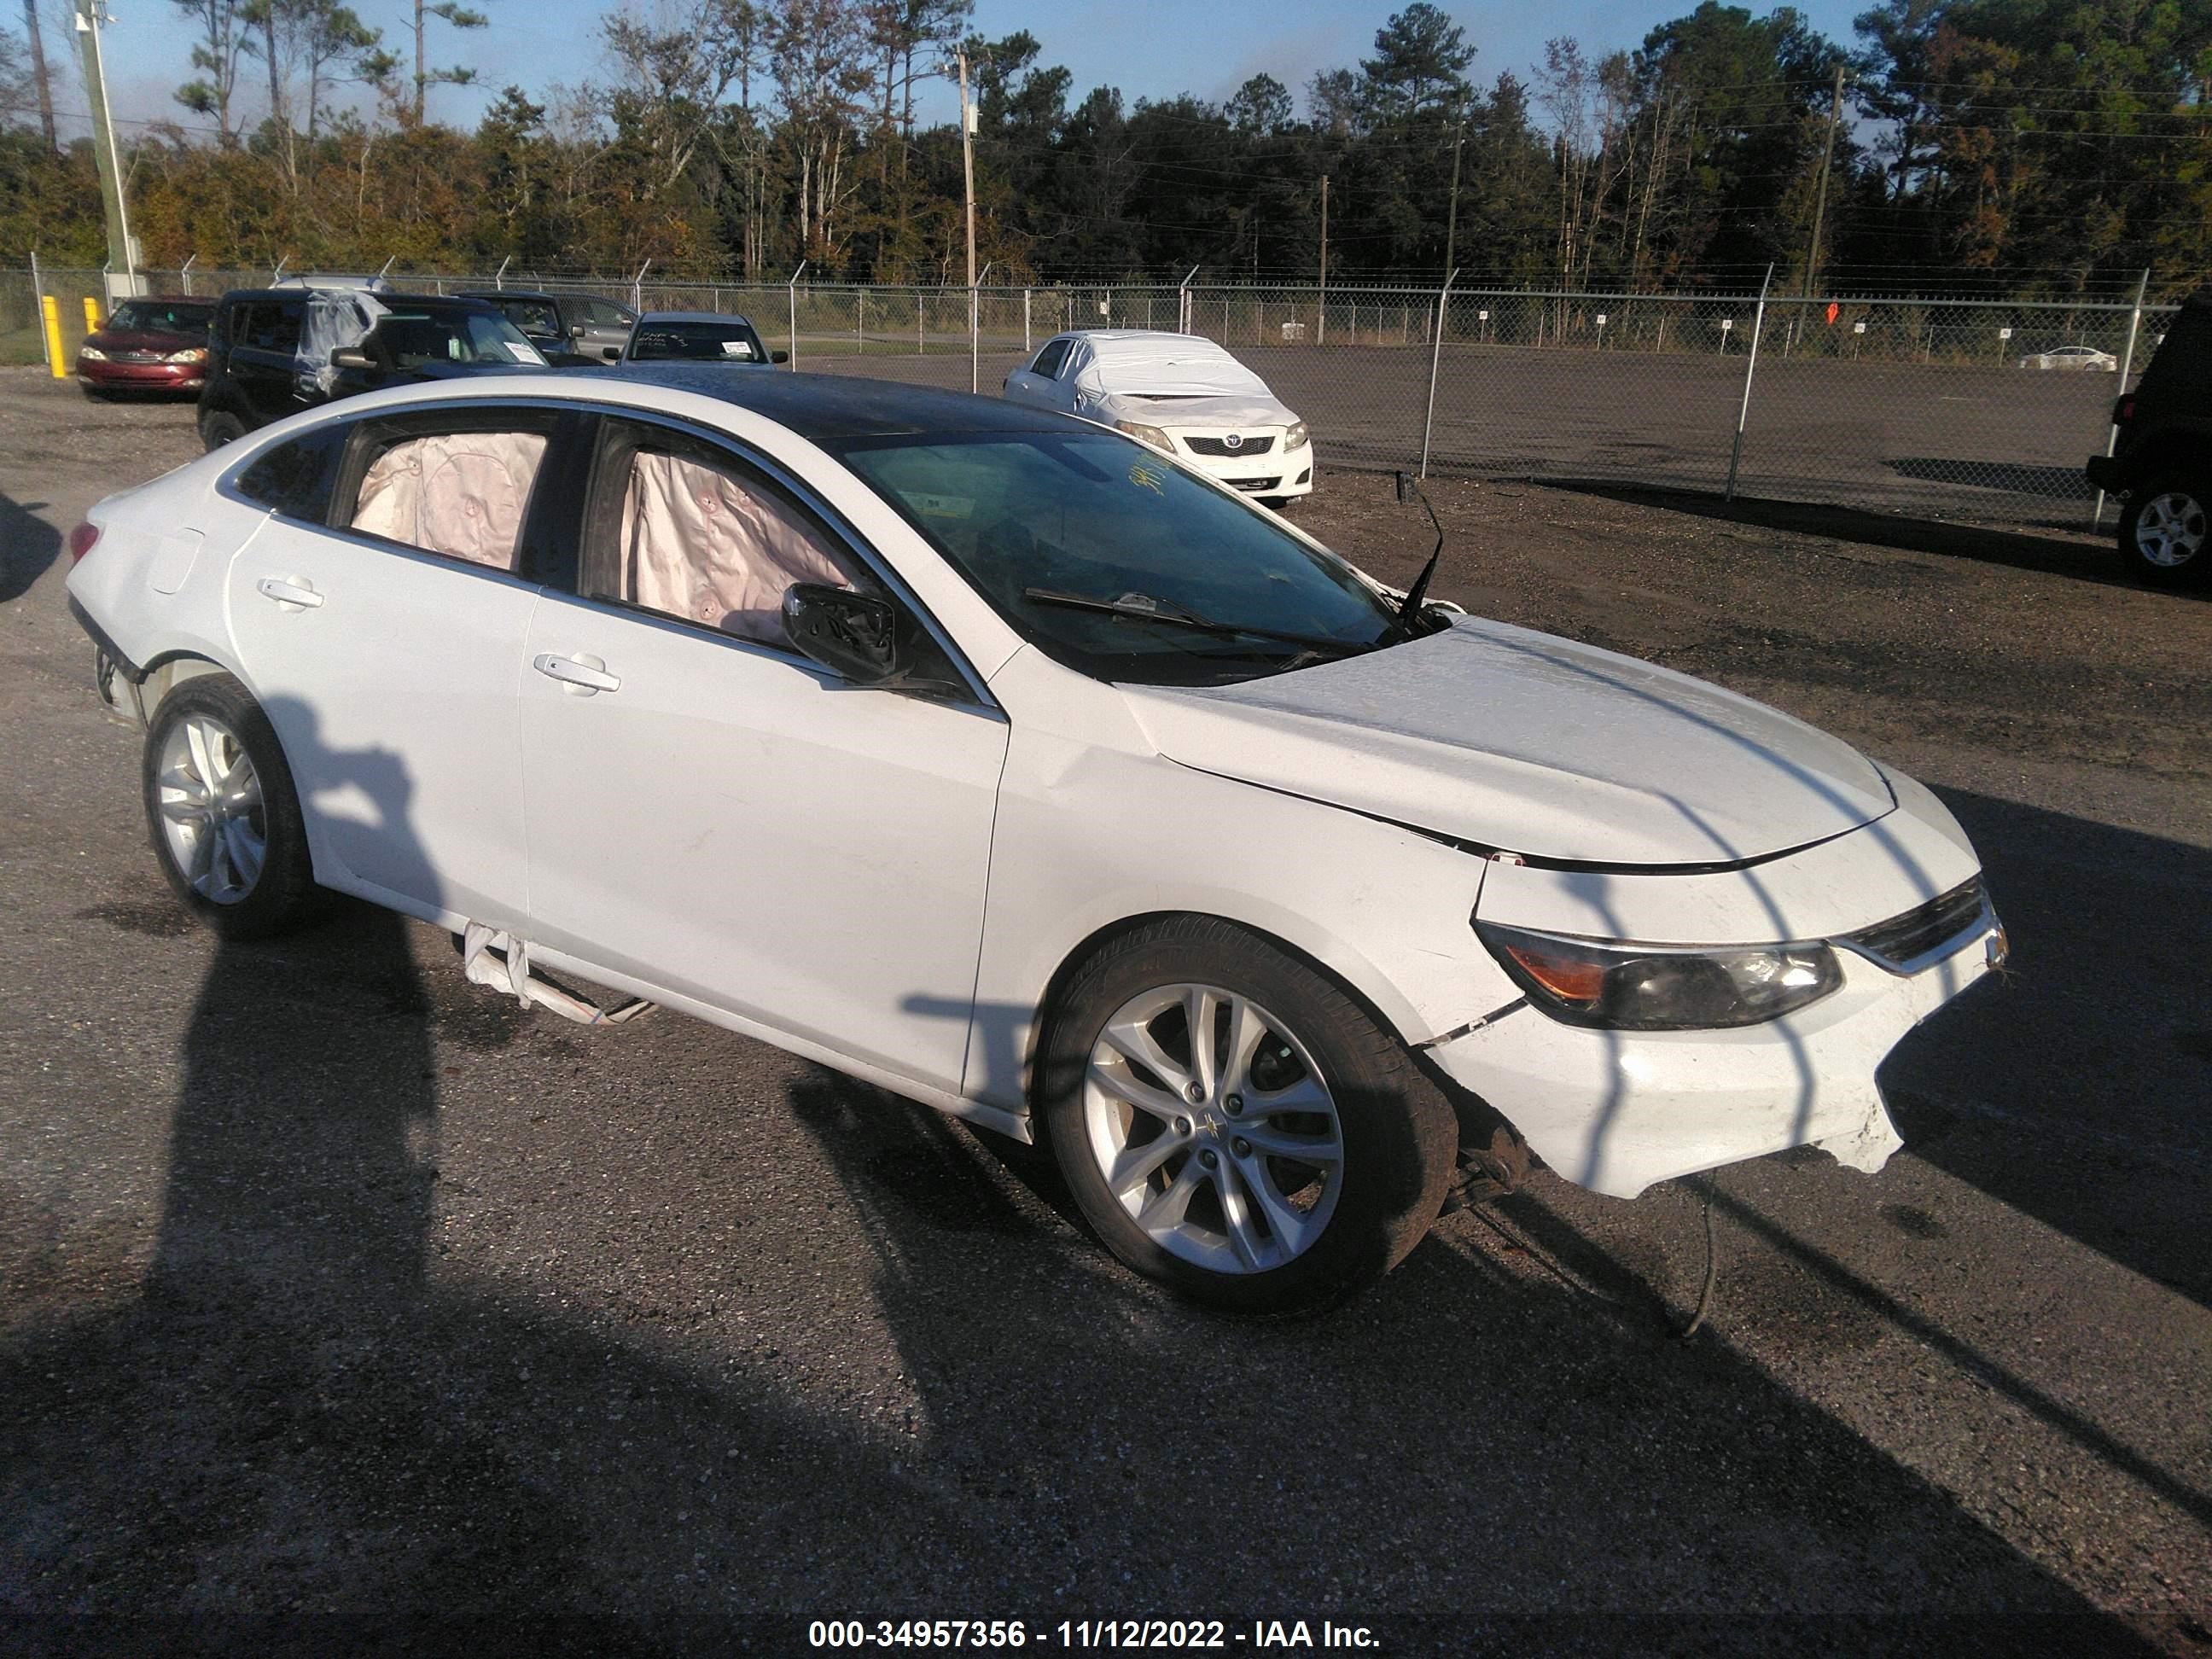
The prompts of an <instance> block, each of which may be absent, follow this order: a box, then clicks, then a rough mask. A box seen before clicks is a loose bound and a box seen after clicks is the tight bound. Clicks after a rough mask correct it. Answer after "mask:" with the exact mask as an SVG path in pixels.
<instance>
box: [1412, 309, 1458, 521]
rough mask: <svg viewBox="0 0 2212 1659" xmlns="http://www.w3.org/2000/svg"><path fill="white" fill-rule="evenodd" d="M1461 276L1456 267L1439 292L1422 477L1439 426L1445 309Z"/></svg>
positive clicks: (1424, 425) (1424, 424) (1426, 473)
mask: <svg viewBox="0 0 2212 1659" xmlns="http://www.w3.org/2000/svg"><path fill="white" fill-rule="evenodd" d="M1458 275H1459V268H1458V267H1457V266H1456V265H1455V266H1454V267H1452V269H1451V270H1450V271H1449V273H1447V274H1446V276H1445V277H1444V285H1443V287H1442V288H1440V289H1437V337H1436V339H1435V340H1434V341H1433V342H1432V343H1431V344H1430V347H1429V412H1428V414H1427V415H1426V416H1424V417H1423V418H1422V421H1421V477H1424V478H1425V477H1428V476H1429V436H1430V435H1431V433H1433V432H1434V431H1435V430H1436V425H1437V367H1438V366H1439V365H1440V364H1441V363H1442V362H1443V355H1444V307H1445V306H1446V305H1447V304H1448V303H1449V301H1450V299H1451V285H1452V281H1453V278H1455V277H1456V276H1458Z"/></svg>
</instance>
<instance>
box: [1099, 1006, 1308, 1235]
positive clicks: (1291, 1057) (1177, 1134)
mask: <svg viewBox="0 0 2212 1659" xmlns="http://www.w3.org/2000/svg"><path fill="white" fill-rule="evenodd" d="M1083 1119H1084V1127H1085V1133H1086V1138H1087V1139H1088V1141H1089V1144H1090V1147H1091V1156H1092V1158H1094V1159H1095V1160H1096V1161H1097V1168H1098V1172H1099V1174H1100V1175H1101V1176H1103V1177H1104V1179H1105V1182H1106V1186H1107V1189H1108V1190H1109V1192H1110V1193H1111V1194H1113V1196H1114V1200H1115V1202H1116V1203H1118V1204H1119V1205H1121V1207H1122V1208H1123V1209H1124V1210H1125V1211H1127V1213H1128V1215H1129V1217H1130V1218H1131V1219H1132V1220H1133V1221H1134V1222H1135V1223H1136V1224H1137V1225H1138V1226H1139V1228H1141V1229H1142V1230H1143V1231H1145V1233H1146V1236H1147V1237H1150V1238H1151V1239H1152V1241H1153V1242H1154V1243H1157V1244H1158V1245H1159V1246H1160V1248H1161V1249H1165V1250H1167V1251H1169V1252H1170V1253H1171V1254H1172V1255H1176V1256H1179V1257H1181V1258H1182V1260H1184V1261H1188V1262H1191V1263H1193V1264H1194V1265H1195V1266H1198V1267H1205V1268H1207V1269H1210V1270H1212V1271H1213V1272H1216V1273H1263V1272H1266V1271H1267V1270H1268V1269H1269V1268H1273V1267H1281V1266H1282V1265H1283V1264H1284V1263H1285V1262H1287V1261H1291V1259H1292V1258H1293V1257H1295V1256H1297V1255H1299V1254H1300V1253H1302V1252H1303V1251H1304V1250H1305V1249H1308V1248H1309V1247H1310V1246H1311V1245H1312V1244H1313V1243H1314V1242H1315V1241H1316V1240H1317V1239H1318V1238H1320V1237H1321V1236H1322V1232H1323V1231H1325V1230H1326V1229H1327V1228H1328V1223H1329V1218H1330V1216H1331V1215H1332V1214H1333V1213H1334V1211H1335V1208H1336V1203H1337V1199H1338V1197H1339V1195H1340V1193H1341V1191H1342V1188H1343V1184H1344V1135H1343V1127H1342V1125H1341V1123H1340V1121H1339V1118H1338V1114H1337V1107H1336V1101H1335V1098H1334V1096H1333V1095H1332V1094H1331V1092H1330V1091H1329V1087H1328V1082H1327V1080H1326V1079H1324V1078H1323V1077H1322V1073H1321V1068H1320V1067H1319V1066H1316V1064H1315V1063H1314V1060H1313V1057H1312V1055H1311V1054H1310V1052H1309V1051H1308V1050H1307V1048H1306V1047H1305V1045H1304V1043H1303V1042H1300V1041H1299V1040H1298V1038H1297V1034H1296V1033H1294V1032H1293V1031H1291V1030H1290V1028H1289V1027H1288V1026H1287V1025H1285V1024H1284V1023H1283V1022H1282V1021H1281V1020H1279V1019H1278V1018H1276V1017H1275V1016H1274V1015H1273V1014H1272V1013H1270V1012H1268V1011H1267V1009H1265V1008H1263V1007H1261V1006H1260V1005H1259V1004H1258V1003H1256V1002H1254V1001H1252V1000H1250V999H1249V998H1248V997H1244V996H1241V995H1239V994H1237V993H1236V992H1233V991H1229V990H1225V989H1223V988H1221V987H1218V986H1213V985H1199V984H1182V985H1164V986H1159V987H1156V988H1154V989H1152V990H1149V991H1146V992H1144V993H1143V994H1140V995H1138V996H1135V997H1133V998H1131V999H1130V1000H1128V1001H1127V1002H1126V1003H1124V1004H1123V1005H1122V1006H1121V1008H1120V1009H1118V1010H1117V1011H1116V1012H1115V1014H1114V1016H1113V1018H1110V1019H1109V1020H1108V1021H1107V1022H1106V1024H1105V1026H1104V1028H1103V1030H1101V1031H1100V1033H1099V1036H1098V1040H1097V1042H1096V1044H1094V1045H1093V1047H1092V1049H1091V1060H1090V1064H1089V1066H1088V1067H1087V1068H1086V1071H1085V1077H1084V1085H1083Z"/></svg>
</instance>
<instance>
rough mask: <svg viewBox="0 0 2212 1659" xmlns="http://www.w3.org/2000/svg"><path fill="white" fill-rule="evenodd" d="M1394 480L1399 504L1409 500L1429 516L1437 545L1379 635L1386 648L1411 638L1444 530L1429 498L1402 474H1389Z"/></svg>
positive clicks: (1432, 573)
mask: <svg viewBox="0 0 2212 1659" xmlns="http://www.w3.org/2000/svg"><path fill="white" fill-rule="evenodd" d="M1391 476H1392V477H1395V479H1396V480H1397V488H1398V505H1399V506H1401V507H1403V506H1404V505H1405V504H1406V502H1407V501H1408V500H1409V499H1410V500H1413V501H1419V503H1420V504H1421V511H1423V512H1424V513H1427V514H1428V515H1429V524H1430V526H1431V528H1433V529H1434V530H1435V531H1436V532H1437V544H1436V546H1435V547H1434V548H1433V549H1431V550H1430V553H1429V562H1427V563H1426V564H1425V565H1423V566H1422V567H1421V574H1419V575H1418V576H1416V577H1414V578H1413V586H1411V587H1409V588H1407V590H1406V597H1405V599H1404V600H1403V601H1401V603H1400V605H1399V606H1398V616H1397V619H1396V620H1395V622H1393V623H1391V624H1390V628H1389V632H1388V633H1386V634H1385V635H1383V644H1385V645H1395V644H1397V642H1398V641H1401V640H1410V639H1411V638H1413V627H1414V624H1415V623H1419V621H1420V619H1421V616H1422V611H1421V606H1422V605H1423V604H1424V603H1425V601H1426V600H1427V599H1428V597H1429V582H1430V580H1431V578H1432V577H1433V576H1435V574H1437V560H1438V559H1440V558H1442V557H1443V552H1444V527H1443V526H1442V525H1441V524H1438V523H1437V510H1436V508H1434V507H1431V506H1430V505H1429V498H1428V496H1427V495H1425V494H1424V493H1423V492H1422V489H1421V487H1420V485H1419V484H1417V483H1414V482H1413V480H1412V479H1411V478H1409V477H1407V476H1406V475H1405V474H1404V473H1402V472H1397V473H1393V474H1392V475H1391Z"/></svg>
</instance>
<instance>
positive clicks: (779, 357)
mask: <svg viewBox="0 0 2212 1659" xmlns="http://www.w3.org/2000/svg"><path fill="white" fill-rule="evenodd" d="M768 360H769V362H772V363H787V362H790V361H791V354H790V353H789V352H788V351H771V352H769V354H768Z"/></svg>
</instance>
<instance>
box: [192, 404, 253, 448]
mask: <svg viewBox="0 0 2212 1659" xmlns="http://www.w3.org/2000/svg"><path fill="white" fill-rule="evenodd" d="M245 435H246V422H243V421H241V420H240V419H239V418H238V416H235V415H234V414H232V413H231V412H230V411H229V410H227V409H213V410H209V411H208V412H207V413H206V414H204V415H203V416H200V442H201V444H202V445H203V446H204V447H205V448H206V449H207V451H208V452H209V453H210V454H212V453H214V452H215V451H216V450H218V449H221V448H222V447H223V446H224V445H225V444H234V443H236V442H237V441H239V440H240V438H243V437H244V436H245Z"/></svg>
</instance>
